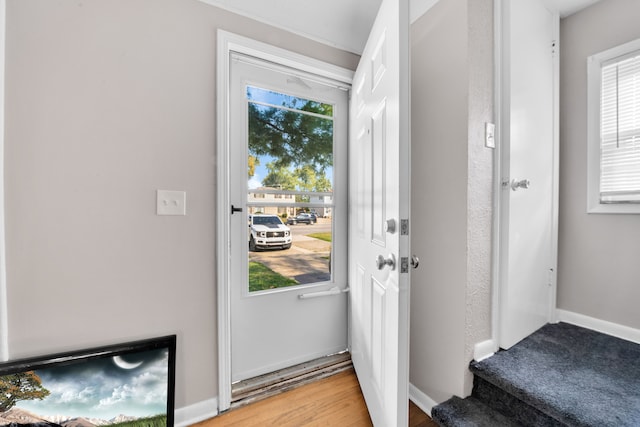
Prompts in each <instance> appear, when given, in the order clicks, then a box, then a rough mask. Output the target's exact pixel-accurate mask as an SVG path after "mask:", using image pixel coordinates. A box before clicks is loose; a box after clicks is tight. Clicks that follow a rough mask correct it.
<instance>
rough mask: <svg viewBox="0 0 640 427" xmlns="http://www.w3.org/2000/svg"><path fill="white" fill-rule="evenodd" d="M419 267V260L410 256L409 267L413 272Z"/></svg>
mask: <svg viewBox="0 0 640 427" xmlns="http://www.w3.org/2000/svg"><path fill="white" fill-rule="evenodd" d="M419 265H420V258H418V257H417V256H415V255H411V267H412V268H413V269H414V270H415V269H416V268H418V266H419Z"/></svg>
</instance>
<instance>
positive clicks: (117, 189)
mask: <svg viewBox="0 0 640 427" xmlns="http://www.w3.org/2000/svg"><path fill="white" fill-rule="evenodd" d="M218 28H222V29H225V30H228V31H232V32H236V33H239V34H241V35H245V36H248V37H252V38H255V39H259V40H262V41H265V42H267V43H271V44H274V45H277V46H281V47H284V48H287V49H290V50H292V51H295V52H299V53H304V54H308V55H310V56H313V57H316V58H318V59H322V60H326V61H328V62H332V63H334V64H337V65H341V66H344V67H347V68H353V67H354V66H355V64H356V62H357V56H355V55H352V54H348V53H346V52H341V51H338V50H335V49H332V48H330V47H327V46H325V45H321V44H318V43H315V42H311V41H309V40H306V39H303V38H301V37H298V36H294V35H291V34H289V33H286V32H283V31H280V30H276V29H274V28H271V27H268V26H266V25H263V24H260V23H257V22H254V21H251V20H248V19H245V18H241V17H239V16H237V15H233V14H231V13H228V12H224V11H221V10H219V9H217V8H214V7H211V6H208V5H205V4H203V3H200V2H197V1H196V0H109V1H104V0H59V1H55V2H54V1H50V0H8V1H7V36H6V37H7V53H6V87H7V90H6V137H5V151H6V153H5V160H6V175H5V187H6V228H7V233H6V234H7V274H8V301H9V302H8V305H9V319H8V320H9V353H10V356H11V357H12V358H14V357H20V356H26V355H33V354H39V353H44V352H53V351H60V350H66V349H72V348H78V347H87V346H93V345H99V344H106V343H114V342H118V341H123V340H129V339H137V338H142V337H148V336H154V335H162V334H171V333H176V334H177V335H178V355H177V363H178V366H177V390H176V391H177V395H176V406H177V407H178V408H180V407H184V406H187V405H191V404H194V403H197V402H200V401H204V400H207V399H210V398H213V397H215V396H216V395H217V379H216V377H217V333H216V283H215V278H216V270H215V259H216V258H215V257H216V254H215V238H216V236H215V228H214V225H215V223H216V220H215V216H214V215H215V196H216V186H215V176H216V155H215V150H216V139H215V138H216V126H215V117H216V112H215V105H216V88H215V76H216V56H215V54H216V44H215V43H216V31H217V29H218ZM156 189H167V190H184V191H186V192H187V215H186V216H179V217H162V216H156V215H155V191H156Z"/></svg>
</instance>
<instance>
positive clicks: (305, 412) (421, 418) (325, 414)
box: [193, 369, 437, 427]
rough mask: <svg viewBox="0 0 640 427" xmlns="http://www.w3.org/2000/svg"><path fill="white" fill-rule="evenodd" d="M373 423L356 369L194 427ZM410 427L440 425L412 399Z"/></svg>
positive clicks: (361, 424) (360, 424)
mask: <svg viewBox="0 0 640 427" xmlns="http://www.w3.org/2000/svg"><path fill="white" fill-rule="evenodd" d="M320 425H322V426H371V425H372V424H371V419H370V418H369V414H368V412H367V407H366V405H365V403H364V398H363V397H362V393H361V391H360V385H359V384H358V380H357V378H356V376H355V373H354V371H353V369H350V370H348V371H345V372H341V373H339V374H336V375H333V376H331V377H329V378H325V379H322V380H319V381H316V382H313V383H311V384H306V385H304V386H301V387H298V388H296V389H294V390H290V391H287V392H284V393H282V394H279V395H277V396H273V397H269V398H267V399H265V400H261V401H259V402H256V403H252V404H251V405H247V406H243V407H241V408H238V409H234V410H232V411H229V412H226V413H224V414H221V415H218V416H217V417H215V418H212V419H210V420H206V421H203V422H200V423H197V424H194V426H193V427H221V426H225V427H227V426H238V427H239V426H242V427H245V426H249V427H251V426H282V427H294V426H295V427H299V426H320ZM409 427H437V424H435V423H434V422H433V421H431V419H430V418H429V417H428V416H427V415H426V414H425V413H424V412H422V411H421V410H420V408H418V407H417V406H416V405H414V404H413V403H412V402H409Z"/></svg>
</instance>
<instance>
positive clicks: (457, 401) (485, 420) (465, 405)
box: [431, 397, 520, 427]
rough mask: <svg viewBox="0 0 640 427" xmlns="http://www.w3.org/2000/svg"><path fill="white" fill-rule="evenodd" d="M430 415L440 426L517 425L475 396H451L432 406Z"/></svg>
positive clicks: (514, 426) (517, 426) (490, 426)
mask: <svg viewBox="0 0 640 427" xmlns="http://www.w3.org/2000/svg"><path fill="white" fill-rule="evenodd" d="M431 416H432V418H433V420H434V421H436V422H437V423H438V425H440V426H442V427H496V426H504V427H519V426H520V424H518V423H516V422H514V421H512V420H510V419H509V418H507V417H505V416H504V415H502V414H501V413H499V412H497V411H496V410H494V409H492V408H490V407H489V406H487V405H485V404H484V403H482V402H481V401H479V400H478V399H476V398H475V397H467V398H466V399H461V398H459V397H453V398H451V399H449V400H448V401H446V402H445V403H442V404H440V405H438V406H436V407H434V408H433V411H432V413H431Z"/></svg>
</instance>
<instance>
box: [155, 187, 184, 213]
mask: <svg viewBox="0 0 640 427" xmlns="http://www.w3.org/2000/svg"><path fill="white" fill-rule="evenodd" d="M156 201H157V206H156V214H157V215H186V214H187V193H186V192H184V191H168V190H158V192H157V199H156Z"/></svg>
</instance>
